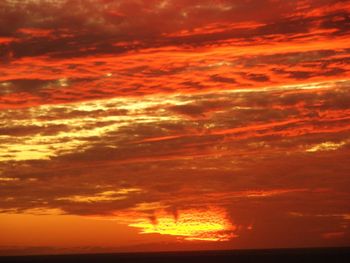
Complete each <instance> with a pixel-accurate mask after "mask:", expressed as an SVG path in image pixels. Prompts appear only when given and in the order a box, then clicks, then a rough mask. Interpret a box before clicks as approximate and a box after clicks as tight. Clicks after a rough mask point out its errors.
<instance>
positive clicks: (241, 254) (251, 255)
mask: <svg viewBox="0 0 350 263" xmlns="http://www.w3.org/2000/svg"><path fill="white" fill-rule="evenodd" d="M0 262H45V263H46V262H48V263H55V262H57V263H58V262H59V263H62V262H101V263H108V262H113V263H116V262H126V263H127V262H132V263H137V262H142V263H148V262H152V263H157V262H166V263H172V262H214V263H217V262H234V263H253V262H254V263H255V262H257V263H261V262H283V263H289V262H298V263H300V262H312V263H313V262H332V263H338V262H344V263H345V262H347V263H348V262H350V248H322V249H320V248H313V249H267V250H232V251H206V252H203V251H197V252H161V253H118V254H83V255H52V256H14V257H0Z"/></svg>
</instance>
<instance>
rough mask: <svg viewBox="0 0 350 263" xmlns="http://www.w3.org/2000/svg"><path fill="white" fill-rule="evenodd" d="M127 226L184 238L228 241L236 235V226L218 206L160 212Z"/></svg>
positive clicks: (145, 232)
mask: <svg viewBox="0 0 350 263" xmlns="http://www.w3.org/2000/svg"><path fill="white" fill-rule="evenodd" d="M129 226H132V227H137V228H141V229H142V230H141V233H142V234H151V233H158V234H161V235H171V236H177V237H179V238H182V239H185V240H201V241H228V240H230V239H232V238H234V237H237V235H236V234H234V233H233V231H235V230H236V229H237V227H236V226H235V225H233V224H232V223H231V222H230V220H229V219H228V217H227V214H226V212H225V211H224V210H223V209H220V208H210V209H208V210H204V209H203V210H201V209H188V210H182V211H178V213H177V214H176V215H174V214H169V213H166V212H161V213H159V214H157V216H156V218H152V219H146V218H145V219H141V220H139V222H137V223H133V224H130V225H129Z"/></svg>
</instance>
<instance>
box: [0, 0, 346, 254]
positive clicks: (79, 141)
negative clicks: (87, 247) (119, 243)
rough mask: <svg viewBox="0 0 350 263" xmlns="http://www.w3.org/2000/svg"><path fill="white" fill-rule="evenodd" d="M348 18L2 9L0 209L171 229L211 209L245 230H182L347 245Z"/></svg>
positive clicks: (272, 8) (323, 10)
mask: <svg viewBox="0 0 350 263" xmlns="http://www.w3.org/2000/svg"><path fill="white" fill-rule="evenodd" d="M261 10H266V12H261ZM348 16H349V4H348V3H345V2H344V1H330V0H322V1H313V0H307V1H282V0H281V1H279V0H275V1H268V0H266V1H265V0H264V1H261V0H253V1H229V0H225V1H209V0H208V1H206V0H205V1H199V0H198V1H197V0H195V1H188V0H179V1H171V0H168V1H164V0H162V1H160V0H159V1H158V0H152V1H142V0H141V1H139V0H138V1H136V0H135V1H134V0H131V1H130V0H128V1H126V0H125V1H124V0H119V1H97V0H88V1H71V0H61V1H58V0H57V1H37V0H27V1H14V0H12V1H9V0H8V1H2V2H1V3H0V54H1V58H2V60H1V62H0V63H1V66H2V67H1V68H2V70H1V73H0V109H1V111H0V127H1V128H0V144H1V147H0V161H1V162H0V200H1V201H0V211H1V212H2V213H34V212H35V213H37V212H38V211H40V212H41V213H44V212H45V211H47V212H48V213H49V212H50V211H56V212H57V211H60V213H62V214H67V215H84V216H88V217H92V216H94V217H100V218H104V219H106V218H109V217H113V218H114V219H115V220H119V221H120V222H122V223H123V224H126V225H135V224H136V227H139V228H140V229H143V230H144V231H145V232H149V233H158V234H159V233H162V232H164V231H165V232H167V233H169V231H170V232H171V231H172V229H173V228H175V227H176V226H178V225H177V224H178V223H179V222H182V225H181V224H180V226H182V227H183V226H187V225H188V224H189V222H192V223H194V225H195V226H196V225H197V226H198V225H199V226H201V227H202V226H203V225H201V224H198V222H199V221H201V220H202V219H201V218H200V217H201V216H200V214H202V213H203V211H205V210H206V209H207V208H208V207H211V208H213V207H214V209H213V210H215V211H216V210H218V211H221V212H219V213H216V212H215V211H214V212H215V213H214V212H213V213H214V214H215V216H218V217H215V216H213V218H217V219H218V220H219V222H221V223H222V224H221V223H220V224H219V228H220V227H221V226H222V225H223V224H224V225H229V226H230V227H233V226H234V229H233V228H232V229H231V228H230V229H229V230H228V231H226V230H227V229H226V228H225V229H216V230H217V231H216V230H215V231H216V232H215V231H214V232H215V235H214V236H213V235H211V234H210V233H209V234H208V233H203V232H201V231H199V232H198V231H197V232H196V233H195V234H193V233H192V234H193V235H192V234H191V233H185V232H181V233H177V234H178V235H176V233H175V236H182V237H184V238H185V239H186V238H187V239H198V238H202V239H205V238H206V239H216V240H220V237H221V240H227V239H230V238H232V242H233V243H230V244H236V243H234V242H238V243H239V244H241V245H242V246H243V247H244V244H250V245H246V246H247V247H249V246H253V244H255V246H257V247H259V244H263V243H264V244H267V245H269V246H272V247H273V246H279V245H282V244H283V245H285V246H308V245H325V244H326V245H327V244H330V243H327V242H335V241H334V240H337V241H336V242H339V244H344V243H346V241H344V240H346V238H347V237H348V235H349V233H348V231H347V229H348V228H347V227H348V224H349V222H348V219H347V218H344V217H334V216H327V215H332V214H333V215H334V214H348V213H349V205H348V202H347V200H348V197H349V190H348V189H349V184H350V181H349V179H348V176H347V175H348V174H349V168H348V165H346V164H347V163H348V158H349V149H350V148H349V140H350V139H349V138H350V132H349V131H350V118H349V116H350V115H349V113H350V110H349V109H350V104H349V103H350V92H349V63H348V62H349V51H350V49H349V48H348V42H349V41H348V37H347V33H348V28H349V27H348V26H347V25H348ZM3 25H6V26H3ZM315 204H317V205H315ZM210 211H211V210H210ZM210 211H209V214H210ZM211 212H212V211H211ZM293 213H294V214H293ZM296 214H298V215H303V216H299V217H298V216H295V215H296ZM320 214H322V215H324V217H320V216H319V215H320ZM222 215H225V216H223V217H222ZM191 216H192V219H193V220H192V221H191V220H189V219H188V218H189V217H191ZM204 217H205V216H204ZM208 217H209V216H208ZM199 219H201V220H199ZM135 220H136V221H137V222H136V221H135ZM181 220H182V221H181ZM188 220H189V221H188ZM202 221H203V220H202ZM202 221H201V222H202ZM204 221H205V220H204ZM157 222H158V224H159V228H158V229H157V228H156V225H157ZM202 223H203V222H202ZM137 224H139V225H138V226H137ZM140 224H141V225H142V226H141V227H140ZM169 228H170V229H169ZM289 230H293V231H294V232H293V233H292V234H291V235H290V236H289V235H286V233H287V232H288V233H290V232H291V231H289ZM339 233H344V234H339ZM217 234H219V235H217ZM301 234H303V236H306V238H305V240H304V241H301V240H300V235H301ZM227 237H229V238H227ZM234 237H237V238H234ZM287 237H288V238H289V237H290V241H288V240H287ZM325 237H326V238H325ZM327 237H328V239H327ZM236 240H237V241H236ZM279 241H280V243H278V242H279ZM230 242H231V241H230ZM245 242H246V243H245ZM342 242H343V243H342ZM334 244H335V243H334ZM337 244H338V243H337Z"/></svg>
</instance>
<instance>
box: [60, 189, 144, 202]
mask: <svg viewBox="0 0 350 263" xmlns="http://www.w3.org/2000/svg"><path fill="white" fill-rule="evenodd" d="M140 191H141V189H137V188H125V189H120V190H118V191H105V192H102V193H98V194H96V195H92V196H89V195H73V196H67V197H60V198H57V199H56V200H59V201H70V202H74V203H95V202H105V201H117V200H124V199H127V195H128V194H129V193H134V192H140Z"/></svg>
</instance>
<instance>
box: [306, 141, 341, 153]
mask: <svg viewBox="0 0 350 263" xmlns="http://www.w3.org/2000/svg"><path fill="white" fill-rule="evenodd" d="M346 143H347V142H339V143H335V142H324V143H320V144H317V145H314V146H313V147H311V148H309V149H307V150H306V151H307V152H320V151H335V150H338V149H339V148H341V147H342V146H344V145H345V144H346Z"/></svg>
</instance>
